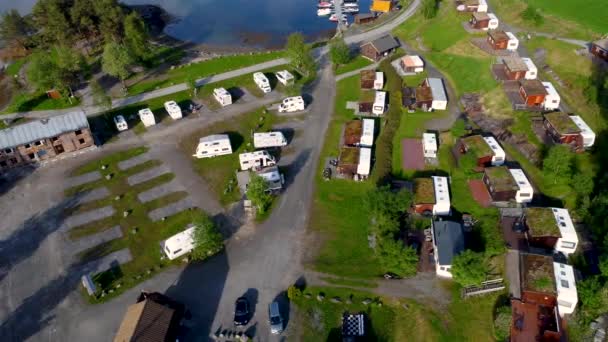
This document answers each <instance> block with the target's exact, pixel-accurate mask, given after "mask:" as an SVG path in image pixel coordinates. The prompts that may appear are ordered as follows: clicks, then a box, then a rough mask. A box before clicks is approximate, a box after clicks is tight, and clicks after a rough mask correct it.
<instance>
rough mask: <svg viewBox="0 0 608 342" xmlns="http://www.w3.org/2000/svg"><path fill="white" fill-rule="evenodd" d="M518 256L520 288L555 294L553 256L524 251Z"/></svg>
mask: <svg viewBox="0 0 608 342" xmlns="http://www.w3.org/2000/svg"><path fill="white" fill-rule="evenodd" d="M520 258H521V272H522V274H521V287H522V290H523V291H534V292H540V293H546V294H551V295H557V292H556V287H555V274H554V272H553V258H552V257H550V256H544V255H537V254H526V253H522V254H520Z"/></svg>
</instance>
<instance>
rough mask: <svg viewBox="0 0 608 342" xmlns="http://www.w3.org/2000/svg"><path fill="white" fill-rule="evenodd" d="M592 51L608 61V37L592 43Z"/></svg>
mask: <svg viewBox="0 0 608 342" xmlns="http://www.w3.org/2000/svg"><path fill="white" fill-rule="evenodd" d="M590 50H591V53H592V54H594V55H595V56H597V57H598V58H601V59H603V60H605V61H607V62H608V38H605V39H601V40H596V41H594V42H592V43H591V48H590Z"/></svg>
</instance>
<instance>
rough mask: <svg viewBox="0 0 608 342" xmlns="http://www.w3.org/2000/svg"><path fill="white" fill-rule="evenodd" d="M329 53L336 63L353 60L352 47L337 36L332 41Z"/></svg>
mask: <svg viewBox="0 0 608 342" xmlns="http://www.w3.org/2000/svg"><path fill="white" fill-rule="evenodd" d="M329 55H330V56H331V60H332V62H334V64H335V65H340V64H346V63H348V62H350V60H351V54H350V48H349V47H348V45H346V42H345V41H344V39H341V38H336V39H334V40H333V41H332V42H331V43H330V45H329Z"/></svg>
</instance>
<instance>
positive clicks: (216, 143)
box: [211, 142, 220, 146]
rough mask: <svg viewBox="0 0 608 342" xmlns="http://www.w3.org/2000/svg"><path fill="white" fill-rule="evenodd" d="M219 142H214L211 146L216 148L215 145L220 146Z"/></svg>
mask: <svg viewBox="0 0 608 342" xmlns="http://www.w3.org/2000/svg"><path fill="white" fill-rule="evenodd" d="M219 144H220V143H219V142H214V143H213V144H211V146H215V145H219Z"/></svg>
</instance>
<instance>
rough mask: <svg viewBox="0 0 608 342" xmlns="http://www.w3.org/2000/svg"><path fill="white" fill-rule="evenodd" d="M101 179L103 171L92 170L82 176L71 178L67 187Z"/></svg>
mask: <svg viewBox="0 0 608 342" xmlns="http://www.w3.org/2000/svg"><path fill="white" fill-rule="evenodd" d="M99 179H101V173H99V171H92V172H88V173H85V174H82V175H80V176H76V177H72V178H69V179H68V181H67V182H66V184H65V187H66V188H73V187H75V186H79V185H83V184H87V183H91V182H94V181H97V180H99Z"/></svg>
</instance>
